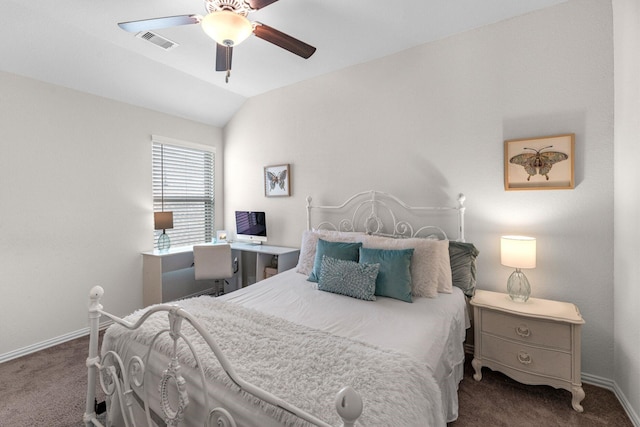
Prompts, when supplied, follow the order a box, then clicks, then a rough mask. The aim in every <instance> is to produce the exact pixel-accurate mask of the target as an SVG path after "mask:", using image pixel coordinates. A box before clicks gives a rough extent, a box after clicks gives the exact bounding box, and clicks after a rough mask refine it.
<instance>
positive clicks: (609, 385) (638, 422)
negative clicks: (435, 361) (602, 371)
mask: <svg viewBox="0 0 640 427" xmlns="http://www.w3.org/2000/svg"><path fill="white" fill-rule="evenodd" d="M464 352H465V353H467V354H468V355H469V356H470V357H473V344H467V343H464ZM580 375H581V378H582V382H583V383H587V384H592V385H595V386H598V387H602V388H604V389H607V390H611V391H612V392H613V394H615V396H616V398H617V399H618V401H619V402H620V404H621V405H622V407H623V408H624V410H625V412H626V413H627V415H628V416H629V419H630V420H631V422H632V423H633V425H634V426H635V427H640V417H638V414H637V413H636V411H635V410H634V409H633V407H632V406H631V403H630V402H629V400H628V399H627V396H625V394H624V393H623V392H622V390H620V387H618V384H617V383H616V382H615V381H613V380H610V379H607V378H602V377H599V376H597V375H591V374H587V373H585V372H582V373H581V374H580Z"/></svg>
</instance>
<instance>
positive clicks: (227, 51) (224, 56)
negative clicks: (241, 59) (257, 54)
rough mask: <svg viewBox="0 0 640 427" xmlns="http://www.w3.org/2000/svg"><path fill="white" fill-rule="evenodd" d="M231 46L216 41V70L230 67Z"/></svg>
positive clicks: (225, 69) (226, 69)
mask: <svg viewBox="0 0 640 427" xmlns="http://www.w3.org/2000/svg"><path fill="white" fill-rule="evenodd" d="M232 57H233V47H232V46H223V45H221V44H220V43H216V71H228V70H230V69H231V58H232Z"/></svg>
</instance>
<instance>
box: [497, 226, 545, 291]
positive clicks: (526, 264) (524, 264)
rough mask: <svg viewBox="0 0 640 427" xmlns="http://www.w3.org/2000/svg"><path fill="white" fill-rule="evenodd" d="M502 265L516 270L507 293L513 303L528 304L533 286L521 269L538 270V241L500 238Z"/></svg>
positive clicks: (524, 237) (517, 237) (513, 237)
mask: <svg viewBox="0 0 640 427" xmlns="http://www.w3.org/2000/svg"><path fill="white" fill-rule="evenodd" d="M500 263H501V264H502V265H506V266H507V267H514V268H515V269H516V270H515V271H514V272H513V273H511V276H509V280H508V281H507V292H508V293H509V297H510V298H511V299H512V300H513V301H517V302H526V301H527V300H528V299H529V295H531V286H530V285H529V280H527V276H525V275H524V273H523V272H522V271H521V270H520V269H521V268H536V239H535V238H533V237H526V236H502V237H501V238H500Z"/></svg>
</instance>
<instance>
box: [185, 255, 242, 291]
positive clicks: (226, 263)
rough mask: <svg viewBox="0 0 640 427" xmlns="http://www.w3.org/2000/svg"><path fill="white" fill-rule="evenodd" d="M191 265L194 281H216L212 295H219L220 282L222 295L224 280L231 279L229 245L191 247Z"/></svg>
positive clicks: (231, 268) (231, 264)
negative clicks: (193, 271)
mask: <svg viewBox="0 0 640 427" xmlns="http://www.w3.org/2000/svg"><path fill="white" fill-rule="evenodd" d="M193 265H194V267H195V268H194V270H195V277H196V280H216V285H215V291H214V294H215V295H216V296H218V295H220V293H221V292H220V288H219V283H220V281H222V293H224V283H225V282H226V279H230V278H232V277H233V273H234V271H233V260H232V259H231V245H229V244H228V243H227V244H215V245H201V246H200V245H196V246H194V247H193Z"/></svg>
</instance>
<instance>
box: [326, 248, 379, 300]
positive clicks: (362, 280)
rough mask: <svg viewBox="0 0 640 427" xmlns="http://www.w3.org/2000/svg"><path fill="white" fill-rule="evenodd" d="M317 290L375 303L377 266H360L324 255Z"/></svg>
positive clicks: (353, 262)
mask: <svg viewBox="0 0 640 427" xmlns="http://www.w3.org/2000/svg"><path fill="white" fill-rule="evenodd" d="M320 265H321V267H320V280H319V281H318V289H319V290H321V291H326V292H333V293H335V294H341V295H346V296H349V297H353V298H358V299H362V300H365V301H375V300H376V297H375V291H376V278H377V277H378V267H379V265H378V264H360V263H357V262H355V261H345V260H341V259H337V258H331V257H328V256H326V255H324V256H323V257H322V261H321V263H320Z"/></svg>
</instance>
